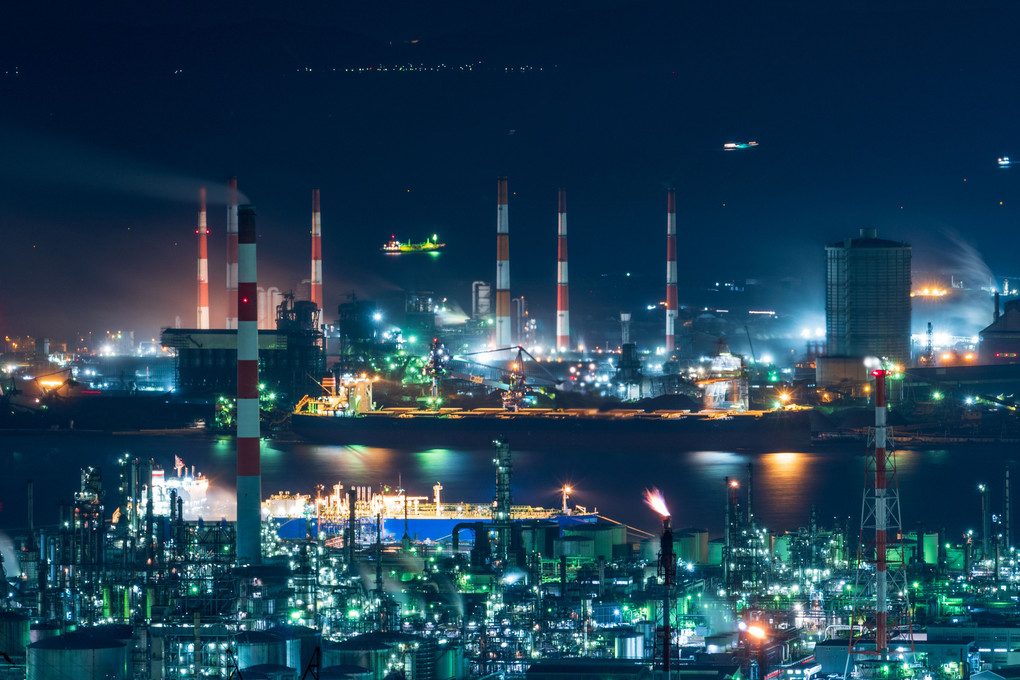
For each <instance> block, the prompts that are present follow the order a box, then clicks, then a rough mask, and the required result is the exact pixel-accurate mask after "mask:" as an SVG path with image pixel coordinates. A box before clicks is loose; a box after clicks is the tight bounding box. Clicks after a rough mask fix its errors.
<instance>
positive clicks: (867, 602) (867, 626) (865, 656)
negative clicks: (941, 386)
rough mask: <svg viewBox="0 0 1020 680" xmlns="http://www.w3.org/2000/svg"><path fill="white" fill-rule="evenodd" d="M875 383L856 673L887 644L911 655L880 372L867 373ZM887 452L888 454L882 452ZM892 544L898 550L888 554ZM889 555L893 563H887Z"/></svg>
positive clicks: (856, 615)
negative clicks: (895, 639)
mask: <svg viewBox="0 0 1020 680" xmlns="http://www.w3.org/2000/svg"><path fill="white" fill-rule="evenodd" d="M871 375H872V376H873V377H874V378H875V392H874V394H875V437H874V448H872V447H870V446H869V450H868V455H867V457H866V459H865V461H866V462H865V483H864V501H863V504H862V507H861V536H860V540H859V542H858V549H859V550H861V554H860V556H859V557H858V568H857V583H856V585H855V587H854V605H853V614H852V618H851V629H850V655H851V656H850V657H848V664H849V663H850V660H849V659H853V655H859V656H858V658H856V659H854V662H855V663H856V664H857V666H858V669H859V670H860V669H864V668H866V667H867V666H868V665H869V664H870V663H873V662H879V663H881V662H885V661H887V660H888V659H889V642H890V640H891V639H893V638H894V637H896V638H897V640H898V641H897V647H908V648H909V649H910V652H911V653H913V651H914V650H913V647H914V641H913V636H912V634H911V633H910V606H909V602H908V601H907V583H906V569H905V568H904V564H903V544H902V541H900V539H899V538H898V537H899V536H901V530H902V522H901V521H900V501H899V489H898V484H897V481H896V456H895V454H894V453H893V451H892V450H891V447H890V444H891V441H892V438H891V437H890V436H889V435H888V432H887V428H886V409H887V406H886V376H887V375H888V372H887V371H885V370H881V369H878V370H873V371H871ZM887 447H888V448H887ZM893 543H898V544H899V547H898V549H893V550H891V548H892V547H893ZM890 553H891V554H892V555H893V559H890Z"/></svg>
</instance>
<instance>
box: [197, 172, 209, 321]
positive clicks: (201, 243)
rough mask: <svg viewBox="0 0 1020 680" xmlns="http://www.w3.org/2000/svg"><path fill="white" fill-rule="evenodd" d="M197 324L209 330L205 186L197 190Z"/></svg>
mask: <svg viewBox="0 0 1020 680" xmlns="http://www.w3.org/2000/svg"><path fill="white" fill-rule="evenodd" d="M195 233H196V234H198V325H197V326H196V328H199V329H201V330H209V228H208V226H207V224H206V219H205V187H202V188H201V189H199V190H198V229H196V230H195Z"/></svg>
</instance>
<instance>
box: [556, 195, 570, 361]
mask: <svg viewBox="0 0 1020 680" xmlns="http://www.w3.org/2000/svg"><path fill="white" fill-rule="evenodd" d="M556 266H557V269H556V350H557V351H559V352H565V351H567V350H569V349H570V303H569V298H568V297H567V192H566V190H565V189H560V192H559V221H558V222H557V257H556Z"/></svg>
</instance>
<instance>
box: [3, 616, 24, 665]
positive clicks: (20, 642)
mask: <svg viewBox="0 0 1020 680" xmlns="http://www.w3.org/2000/svg"><path fill="white" fill-rule="evenodd" d="M29 642H30V640H29V635H28V615H27V614H23V613H22V612H9V611H0V651H4V652H7V654H8V655H9V656H17V657H21V656H25V651H26V650H27V649H28V643H29Z"/></svg>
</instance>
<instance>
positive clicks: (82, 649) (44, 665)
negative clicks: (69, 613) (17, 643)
mask: <svg viewBox="0 0 1020 680" xmlns="http://www.w3.org/2000/svg"><path fill="white" fill-rule="evenodd" d="M127 677H128V648H127V645H125V644H124V643H123V642H121V641H120V640H114V639H113V638H110V637H107V636H105V635H95V634H92V633H89V632H87V631H85V632H74V633H65V634H64V635H57V636H55V637H51V638H46V639H45V640H40V641H39V642H33V643H32V644H30V645H29V646H28V673H27V675H26V678H27V680H51V679H52V678H74V679H75V680H125V679H126V678H127Z"/></svg>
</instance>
